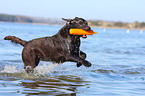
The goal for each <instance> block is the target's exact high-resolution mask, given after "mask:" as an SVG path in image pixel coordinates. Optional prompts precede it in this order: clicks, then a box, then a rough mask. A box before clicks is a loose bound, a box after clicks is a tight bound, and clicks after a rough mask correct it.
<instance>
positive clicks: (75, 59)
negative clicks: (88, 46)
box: [66, 56, 92, 67]
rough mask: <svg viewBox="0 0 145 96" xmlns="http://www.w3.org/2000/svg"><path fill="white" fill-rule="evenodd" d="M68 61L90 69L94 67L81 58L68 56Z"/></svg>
mask: <svg viewBox="0 0 145 96" xmlns="http://www.w3.org/2000/svg"><path fill="white" fill-rule="evenodd" d="M66 61H71V62H78V63H80V64H83V65H84V66H86V67H90V66H91V65H92V64H91V63H90V62H89V61H87V60H85V59H83V58H81V57H74V56H66Z"/></svg>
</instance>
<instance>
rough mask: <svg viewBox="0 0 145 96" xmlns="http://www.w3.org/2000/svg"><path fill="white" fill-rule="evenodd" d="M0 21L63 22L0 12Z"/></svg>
mask: <svg viewBox="0 0 145 96" xmlns="http://www.w3.org/2000/svg"><path fill="white" fill-rule="evenodd" d="M0 21H3V22H20V23H45V24H64V22H60V21H59V20H52V19H48V18H47V19H46V18H39V17H29V16H19V15H8V14H0Z"/></svg>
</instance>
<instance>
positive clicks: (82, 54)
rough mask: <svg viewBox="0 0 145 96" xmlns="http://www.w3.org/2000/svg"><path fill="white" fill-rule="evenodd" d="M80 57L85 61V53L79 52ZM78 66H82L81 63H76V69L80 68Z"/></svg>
mask: <svg viewBox="0 0 145 96" xmlns="http://www.w3.org/2000/svg"><path fill="white" fill-rule="evenodd" d="M80 57H81V58H83V59H86V57H87V55H86V53H84V52H82V51H80ZM80 66H82V63H79V62H78V63H77V67H80Z"/></svg>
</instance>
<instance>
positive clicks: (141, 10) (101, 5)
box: [0, 0, 145, 22]
mask: <svg viewBox="0 0 145 96" xmlns="http://www.w3.org/2000/svg"><path fill="white" fill-rule="evenodd" d="M0 13H7V14H17V15H26V16H35V17H46V18H57V19H61V18H62V17H64V18H74V17H76V16H78V17H83V18H85V19H91V20H107V21H123V22H135V21H139V22H145V0H0Z"/></svg>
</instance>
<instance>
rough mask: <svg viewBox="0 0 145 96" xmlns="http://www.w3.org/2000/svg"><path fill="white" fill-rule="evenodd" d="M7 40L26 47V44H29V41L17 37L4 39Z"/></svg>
mask: <svg viewBox="0 0 145 96" xmlns="http://www.w3.org/2000/svg"><path fill="white" fill-rule="evenodd" d="M4 39H5V40H11V42H13V43H16V44H18V43H19V44H21V45H22V46H25V44H26V43H27V41H24V40H21V39H20V38H17V37H15V36H6V37H5V38H4Z"/></svg>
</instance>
